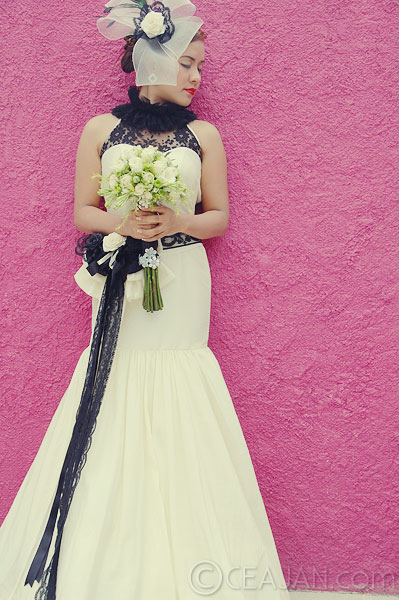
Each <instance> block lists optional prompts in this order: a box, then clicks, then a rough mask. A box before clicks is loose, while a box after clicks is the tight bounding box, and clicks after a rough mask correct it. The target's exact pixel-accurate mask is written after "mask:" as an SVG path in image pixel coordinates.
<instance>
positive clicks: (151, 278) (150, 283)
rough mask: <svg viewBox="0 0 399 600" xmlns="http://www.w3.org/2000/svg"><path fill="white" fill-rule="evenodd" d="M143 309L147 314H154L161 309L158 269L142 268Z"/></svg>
mask: <svg viewBox="0 0 399 600" xmlns="http://www.w3.org/2000/svg"><path fill="white" fill-rule="evenodd" d="M143 308H144V309H145V310H146V311H147V312H154V311H157V310H162V308H163V301H162V296H161V290H160V287H159V278H158V269H153V268H152V267H144V294H143Z"/></svg>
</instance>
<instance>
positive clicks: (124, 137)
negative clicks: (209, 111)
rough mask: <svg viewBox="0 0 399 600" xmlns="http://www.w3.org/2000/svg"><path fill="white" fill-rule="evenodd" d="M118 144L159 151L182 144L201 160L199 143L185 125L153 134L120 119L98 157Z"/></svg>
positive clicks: (165, 150)
mask: <svg viewBox="0 0 399 600" xmlns="http://www.w3.org/2000/svg"><path fill="white" fill-rule="evenodd" d="M118 144H130V145H132V146H136V145H138V144H140V145H141V146H142V147H143V148H146V147H147V146H157V147H158V148H159V150H160V151H161V152H167V151H168V150H172V149H173V148H179V147H180V146H183V147H186V148H191V150H194V152H196V153H197V154H198V156H199V157H200V159H201V161H202V148H201V145H200V144H199V143H198V140H197V138H196V136H195V135H194V134H193V132H192V131H191V129H189V128H188V127H187V126H184V127H181V128H179V129H176V130H175V131H172V132H170V133H167V134H165V133H164V134H162V135H160V134H159V135H155V134H151V133H150V132H147V133H146V132H143V131H140V130H138V129H135V128H132V127H131V126H130V125H127V124H126V123H125V122H124V121H120V122H119V123H117V125H116V126H115V127H114V128H113V130H112V131H111V133H110V134H109V135H108V137H107V138H106V140H105V141H104V143H103V145H102V147H101V150H100V158H101V157H102V155H103V154H104V152H105V151H106V150H108V149H109V148H111V147H112V146H117V145H118Z"/></svg>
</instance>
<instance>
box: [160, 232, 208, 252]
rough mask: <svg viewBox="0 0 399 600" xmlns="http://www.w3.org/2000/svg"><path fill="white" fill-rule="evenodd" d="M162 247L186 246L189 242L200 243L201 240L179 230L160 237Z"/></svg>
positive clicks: (165, 248)
mask: <svg viewBox="0 0 399 600" xmlns="http://www.w3.org/2000/svg"><path fill="white" fill-rule="evenodd" d="M161 243H162V248H163V249H164V250H168V249H169V248H174V247H176V246H188V245H189V244H198V243H201V244H202V240H200V239H199V238H196V237H194V236H192V235H188V233H183V232H181V231H179V232H178V233H174V234H173V235H165V236H164V237H162V238H161Z"/></svg>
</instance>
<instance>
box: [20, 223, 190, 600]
mask: <svg viewBox="0 0 399 600" xmlns="http://www.w3.org/2000/svg"><path fill="white" fill-rule="evenodd" d="M104 236H105V234H102V233H92V234H86V235H84V236H82V237H80V238H79V239H78V240H77V245H76V248H75V252H76V254H78V255H79V256H82V257H84V259H85V261H86V262H87V263H88V264H87V270H88V271H89V273H90V274H91V275H95V274H96V273H101V274H103V275H105V276H106V280H105V284H104V289H103V292H102V296H101V300H100V304H99V308H98V311H97V318H96V323H95V326H94V329H93V334H92V340H91V345H90V354H89V359H88V366H87V371H86V377H85V382H84V386H83V391H82V396H81V400H80V404H79V407H78V410H77V413H76V420H75V425H74V428H73V432H72V437H71V440H70V442H69V446H68V449H67V452H66V456H65V459H64V463H63V466H62V469H61V474H60V477H59V480H58V486H57V491H56V494H55V498H54V501H53V505H52V507H51V510H50V515H49V518H48V521H47V524H46V527H45V530H44V533H43V536H42V539H41V541H40V544H39V547H38V549H37V551H36V554H35V556H34V558H33V560H32V563H31V566H30V569H29V572H28V574H27V577H26V580H25V585H27V584H29V585H31V586H33V583H34V581H38V582H40V586H39V588H38V590H37V592H36V593H35V600H55V599H56V583H57V566H58V559H59V552H60V544H61V539H62V532H63V529H64V525H65V521H66V518H67V515H68V511H69V507H70V504H71V502H72V498H73V494H74V491H75V489H76V486H77V484H78V481H79V479H80V475H81V472H82V469H83V467H84V465H85V464H86V460H87V454H88V451H89V449H90V446H91V441H92V436H93V433H94V430H95V427H96V423H97V416H98V413H99V411H100V407H101V402H102V399H103V396H104V393H105V388H106V385H107V381H108V378H109V374H110V371H111V366H112V362H113V358H114V354H115V351H116V346H117V339H118V333H119V328H120V323H121V317H122V309H123V302H124V283H125V280H126V277H127V275H128V274H129V273H136V272H137V271H139V270H141V269H142V266H141V265H140V264H139V261H138V257H139V254H140V253H142V252H143V250H144V248H145V247H148V246H150V245H151V243H150V242H143V241H142V240H137V239H135V238H132V237H131V236H128V237H127V238H126V243H125V244H124V245H123V246H121V247H120V248H119V249H118V252H117V253H116V255H115V257H114V258H115V260H114V261H113V263H112V266H111V267H110V258H108V259H107V260H106V261H104V262H102V263H100V264H99V263H98V261H99V259H101V258H103V257H104V256H105V255H106V254H107V252H105V251H104V250H103V247H102V246H103V244H102V242H103V238H104ZM161 243H162V247H163V248H164V249H166V248H167V249H170V248H175V247H178V246H186V245H188V244H196V243H202V241H201V240H200V239H198V238H195V237H193V236H189V235H188V234H186V233H182V232H179V233H176V234H174V235H170V236H164V237H163V238H161ZM152 245H153V246H154V245H155V243H154V242H152ZM161 260H162V257H161ZM143 310H144V309H143ZM57 516H58V521H57ZM56 523H57V536H56V541H55V549H54V553H53V556H52V558H51V561H50V563H49V565H48V567H47V569H46V570H44V567H45V564H46V561H47V556H48V553H49V550H50V545H51V540H52V539H53V532H54V529H55V525H56Z"/></svg>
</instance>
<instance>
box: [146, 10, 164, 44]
mask: <svg viewBox="0 0 399 600" xmlns="http://www.w3.org/2000/svg"><path fill="white" fill-rule="evenodd" d="M141 29H142V30H143V31H144V33H145V34H147V35H148V37H149V38H153V37H156V36H157V35H159V34H161V33H163V32H164V31H165V23H164V18H163V14H162V13H160V12H158V11H155V10H150V12H149V13H147V14H146V16H145V17H144V19H143V20H142V21H141Z"/></svg>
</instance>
